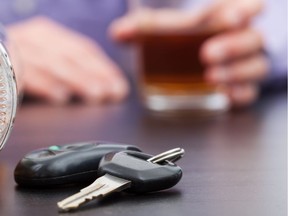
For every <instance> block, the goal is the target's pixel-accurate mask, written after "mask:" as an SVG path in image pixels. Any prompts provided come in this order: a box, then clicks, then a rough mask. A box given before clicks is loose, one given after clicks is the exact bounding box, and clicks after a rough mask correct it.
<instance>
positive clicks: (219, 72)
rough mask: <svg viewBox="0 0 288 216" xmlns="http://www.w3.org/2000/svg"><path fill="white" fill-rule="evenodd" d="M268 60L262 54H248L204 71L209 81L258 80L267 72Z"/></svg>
mask: <svg viewBox="0 0 288 216" xmlns="http://www.w3.org/2000/svg"><path fill="white" fill-rule="evenodd" d="M268 68H269V66H268V60H267V58H266V57H265V56H264V55H263V54H257V55H253V56H249V57H247V58H244V59H241V60H238V61H236V62H233V63H230V64H227V65H222V66H219V65H217V66H214V67H211V68H209V69H208V70H207V71H206V73H205V78H206V80H207V81H208V82H211V83H234V82H248V81H249V82H259V81H261V80H263V79H264V78H265V77H266V76H267V73H268Z"/></svg>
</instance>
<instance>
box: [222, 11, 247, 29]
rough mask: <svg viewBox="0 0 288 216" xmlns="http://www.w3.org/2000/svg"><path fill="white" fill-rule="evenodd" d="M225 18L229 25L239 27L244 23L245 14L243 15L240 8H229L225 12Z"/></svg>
mask: <svg viewBox="0 0 288 216" xmlns="http://www.w3.org/2000/svg"><path fill="white" fill-rule="evenodd" d="M224 19H225V21H226V22H227V24H228V26H229V27H239V26H240V25H242V23H243V16H241V14H240V12H239V11H238V10H237V11H235V10H234V11H233V10H227V11H226V12H225V13H224Z"/></svg>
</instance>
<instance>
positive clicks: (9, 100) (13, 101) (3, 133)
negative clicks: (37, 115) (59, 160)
mask: <svg viewBox="0 0 288 216" xmlns="http://www.w3.org/2000/svg"><path fill="white" fill-rule="evenodd" d="M16 108H17V87H16V79H15V75H14V71H13V68H12V64H11V62H10V59H9V56H8V53H7V51H6V49H5V47H4V45H3V44H2V43H0V150H1V149H2V148H3V146H4V145H5V143H6V141H7V138H8V136H9V133H10V131H11V129H12V126H13V122H14V119H15V114H16Z"/></svg>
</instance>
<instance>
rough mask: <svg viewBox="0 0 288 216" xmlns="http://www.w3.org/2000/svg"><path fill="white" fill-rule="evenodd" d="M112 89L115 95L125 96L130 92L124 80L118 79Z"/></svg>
mask: <svg viewBox="0 0 288 216" xmlns="http://www.w3.org/2000/svg"><path fill="white" fill-rule="evenodd" d="M111 91H112V93H113V94H114V95H116V96H118V97H119V96H120V97H123V96H125V95H126V94H127V92H128V86H127V84H126V83H125V82H123V81H117V82H115V83H114V84H113V85H112V86H111Z"/></svg>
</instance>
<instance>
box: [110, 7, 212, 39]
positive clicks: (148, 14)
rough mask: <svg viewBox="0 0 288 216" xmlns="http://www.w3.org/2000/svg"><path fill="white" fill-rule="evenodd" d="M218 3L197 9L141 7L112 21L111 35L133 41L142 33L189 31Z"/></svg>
mask: <svg viewBox="0 0 288 216" xmlns="http://www.w3.org/2000/svg"><path fill="white" fill-rule="evenodd" d="M215 7H217V4H212V5H211V6H210V7H205V8H204V7H202V8H201V9H199V10H196V11H193V12H191V11H181V10H175V9H157V10H153V9H145V10H144V9H141V10H139V11H135V12H133V13H130V14H128V15H126V16H124V17H122V18H120V19H118V20H116V21H114V22H113V23H112V25H111V26H110V28H109V33H110V36H111V37H112V38H113V39H114V40H116V41H122V42H125V41H131V40H134V39H135V37H136V36H137V35H139V33H140V34H143V33H145V34H149V33H153V34H159V33H175V32H187V31H191V30H193V28H196V27H199V23H201V22H203V21H204V20H205V19H206V17H207V16H208V14H210V13H211V11H212V10H214V8H215Z"/></svg>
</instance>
